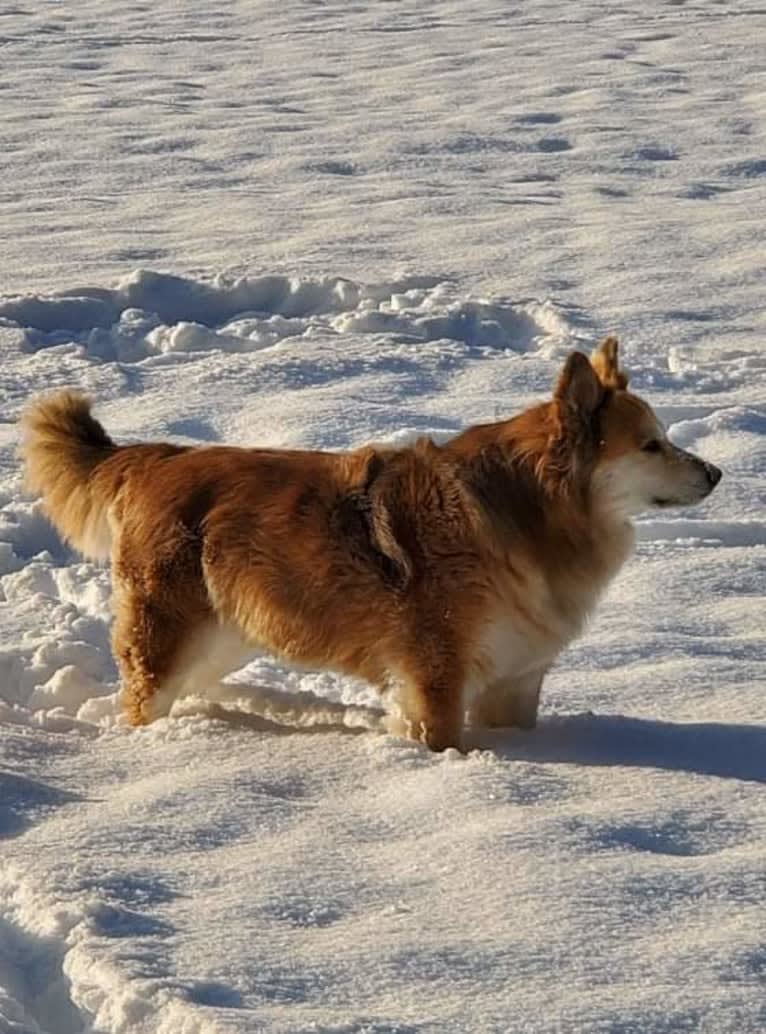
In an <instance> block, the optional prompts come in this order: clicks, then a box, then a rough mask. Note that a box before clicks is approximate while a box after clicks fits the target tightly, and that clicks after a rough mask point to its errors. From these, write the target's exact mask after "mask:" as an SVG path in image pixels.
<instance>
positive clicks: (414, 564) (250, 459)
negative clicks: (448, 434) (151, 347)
mask: <svg viewBox="0 0 766 1034" xmlns="http://www.w3.org/2000/svg"><path fill="white" fill-rule="evenodd" d="M593 362H594V365H593V366H591V365H590V363H589V362H588V360H587V359H586V358H585V357H584V356H582V355H581V354H580V353H574V354H573V355H572V356H570V358H569V360H568V361H567V364H566V366H565V368H564V370H563V372H562V374H561V378H560V380H559V383H558V386H557V388H556V392H555V394H554V397H553V399H552V400H551V401H549V402H546V403H543V404H541V405H539V406H536V407H534V408H532V409H530V410H527V411H526V412H524V413H522V414H521V415H519V416H517V417H515V418H513V419H511V420H508V421H503V422H500V423H495V424H488V425H484V426H479V427H472V428H470V429H468V430H467V431H465V432H463V433H462V434H460V435H458V436H457V437H456V438H454V439H453V440H452V441H450V442H448V443H447V444H445V445H443V446H437V445H435V444H434V443H433V442H432V441H430V440H427V439H424V440H421V441H419V442H417V443H416V444H414V445H413V446H411V447H407V448H395V449H394V448H386V447H377V446H366V447H363V448H360V449H358V450H356V451H353V452H348V453H328V452H300V451H278V450H267V449H239V448H233V447H226V446H213V447H205V448H187V447H181V446H175V445H168V444H146V445H128V446H117V445H115V444H114V443H113V442H112V441H111V440H110V439H109V438H108V437H107V435H106V433H105V432H104V431H103V429H102V428H101V426H100V424H98V423H97V422H96V421H95V420H93V418H92V417H91V416H90V414H89V403H88V402H87V400H86V399H84V398H83V397H82V396H81V395H79V394H77V393H74V392H60V393H57V394H54V395H52V396H49V397H44V398H42V399H41V400H38V401H36V402H34V403H33V404H32V405H31V407H30V409H29V411H28V413H27V415H26V418H25V426H26V441H25V446H24V453H25V458H26V464H27V477H28V481H29V484H30V486H31V487H32V489H34V490H35V491H37V492H39V493H41V494H42V496H43V498H44V501H45V505H46V508H47V511H48V513H49V515H50V517H51V520H52V521H53V523H54V524H55V525H56V526H57V527H58V528H59V530H60V531H61V533H62V534H63V535H64V536H65V537H66V538H67V539H68V540H69V541H70V542H72V543H73V544H74V545H75V546H76V547H78V548H80V549H82V550H83V551H84V552H86V553H90V554H91V555H100V554H101V555H103V554H104V553H105V552H107V551H108V555H110V556H111V560H112V573H113V583H114V594H115V624H114V649H115V653H116V655H117V658H118V661H119V664H120V668H121V672H122V678H123V687H124V706H125V709H126V711H127V714H128V715H129V717H130V719H131V721H132V722H134V723H135V724H140V723H143V722H146V721H150V720H151V719H152V717H154V716H155V711H154V705H155V703H156V699H155V698H156V697H157V694H158V692H159V691H160V690H161V689H163V687H166V688H167V687H168V686H169V687H171V689H170V691H171V695H172V693H175V692H176V688H177V687H178V686H181V685H182V683H183V675H184V670H185V667H186V668H189V666H190V665H191V661H190V659H189V658H190V656H191V653H190V651H192V650H193V649H194V643H195V641H196V642H201V641H203V639H202V637H203V633H204V634H205V635H206V634H210V630H211V629H213V630H214V631H215V629H216V628H217V627H218V626H221V627H226V628H233V629H236V630H237V634H238V635H239V636H241V638H242V640H243V641H244V643H246V644H249V645H252V646H253V647H261V648H266V649H268V650H272V651H274V652H276V653H278V654H281V655H282V656H284V657H286V658H288V659H290V660H293V661H296V662H299V663H301V664H303V665H308V666H311V667H330V668H333V669H335V670H338V671H341V672H346V673H349V674H352V675H356V676H360V677H362V678H364V679H367V680H369V681H370V682H372V683H375V684H376V685H378V686H379V687H380V688H381V689H382V690H383V691H388V690H391V691H392V692H393V694H394V696H395V699H396V701H397V702H398V707H399V709H400V711H401V717H402V722H403V728H404V730H405V731H406V732H407V733H408V734H409V735H411V736H413V737H415V738H418V739H422V740H423V741H424V742H426V743H427V744H428V745H429V746H431V747H432V748H434V749H441V748H444V747H447V746H458V747H459V746H460V745H461V742H462V729H463V724H464V717H465V712H466V709H467V710H468V712H469V720H472V721H474V722H485V723H488V724H522V725H531V724H534V720H535V716H536V711H537V699H538V694H539V688H540V683H541V681H542V678H543V675H544V673H545V671H546V670H547V668H548V667H549V665H550V664H551V663H552V661H553V659H554V658H555V656H556V654H557V653H558V652H559V650H560V649H561V648H562V646H563V645H564V644H565V643H566V642H567V641H568V640H569V639H571V638H572V637H573V636H574V635H576V634H577V633H578V632H579V631H580V629H581V627H582V624H583V621H584V619H585V617H586V615H587V613H588V612H589V611H590V610H591V609H592V607H593V605H594V604H595V602H596V599H597V598H598V595H599V593H600V592H601V591H602V590H603V588H604V587H605V586H606V584H607V582H608V581H609V579H610V577H611V576H612V575H613V574H614V573H615V572H616V571H617V569H618V568H619V566H620V564H621V563H622V562H623V560H624V559H625V557H626V556H627V554H628V552H629V550H630V547H631V544H632V533H631V530H630V526H629V524H628V523H627V522H626V521H625V520H624V519H621V518H618V517H616V516H615V515H614V513H612V512H611V510H610V508H609V506H608V505H606V504H605V503H604V502H603V500H601V499H600V498H599V497H598V496H597V494H596V493H595V492H594V491H593V488H592V486H593V484H594V483H595V482H594V477H595V475H596V472H597V470H598V469H599V465H600V464H603V463H604V461H605V457H606V458H607V459H609V457H611V456H613V455H617V456H622V455H623V454H624V453H625V452H626V451H629V450H630V449H631V448H640V446H639V445H636V444H635V442H633V438H635V439H636V441H638V440H639V439H640V437H641V433H642V432H641V431H640V430H639V429H638V425H639V424H640V423H641V420H642V419H643V420H644V421H645V422H646V421H647V420H648V419H649V418H650V417H651V419H652V420H653V419H654V418H653V416H652V415H651V411H650V410H649V408H648V407H647V406H646V404H645V403H642V402H640V400H637V399H635V396H631V395H630V394H629V393H628V392H627V391H625V390H624V389H625V387H626V385H627V378H626V377H625V375H624V374H623V373H622V371H620V370H619V368H618V365H617V348H616V342H615V341H614V339H608V340H607V342H605V343H604V344H603V345H602V346H601V348H600V350H599V351H598V352H597V354H596V356H595V357H594V360H593ZM596 374H598V376H596ZM647 413H648V414H649V416H648V417H647V416H646V414H647ZM631 436H632V437H631ZM197 660H199V658H198V659H197ZM195 663H197V661H195ZM237 664H238V661H237V660H236V659H235V658H232V659H231V664H230V666H229V667H230V668H232V667H236V666H237ZM222 669H225V665H222ZM190 670H191V669H190ZM223 673H224V671H223V670H222V671H221V674H223ZM198 688H200V689H203V688H204V687H198Z"/></svg>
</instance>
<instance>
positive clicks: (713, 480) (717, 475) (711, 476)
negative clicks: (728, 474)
mask: <svg viewBox="0 0 766 1034" xmlns="http://www.w3.org/2000/svg"><path fill="white" fill-rule="evenodd" d="M705 473H706V474H707V479H708V481H709V482H710V484H711V486H712V487H713V488H715V486H716V485H717V484H718V482H719V481H720V480H721V477H722V476H723V471H722V470H719V468H718V467H716V466H714V465H713V464H712V463H706V464H705Z"/></svg>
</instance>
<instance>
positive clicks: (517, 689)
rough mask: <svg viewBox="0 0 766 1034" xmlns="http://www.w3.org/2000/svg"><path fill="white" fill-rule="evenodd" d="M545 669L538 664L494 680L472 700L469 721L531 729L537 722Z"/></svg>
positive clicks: (492, 725) (486, 724)
mask: <svg viewBox="0 0 766 1034" xmlns="http://www.w3.org/2000/svg"><path fill="white" fill-rule="evenodd" d="M546 671H547V669H546V668H541V669H537V670H535V671H530V672H526V673H525V674H524V675H518V676H516V677H513V678H506V679H501V680H499V681H498V682H494V683H493V684H492V685H491V686H489V687H488V688H487V689H485V690H484V691H483V692H482V693H481V694H480V695H479V696H478V697H477V698H476V700H475V701H474V703H473V705H472V707H471V712H470V722H471V725H474V726H484V727H488V728H503V727H506V726H517V727H518V728H520V729H533V728H534V727H535V725H536V724H537V709H538V706H539V703H540V688H541V686H542V684H543V678H544V677H545V673H546Z"/></svg>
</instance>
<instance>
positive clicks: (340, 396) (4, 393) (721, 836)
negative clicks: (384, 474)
mask: <svg viewBox="0 0 766 1034" xmlns="http://www.w3.org/2000/svg"><path fill="white" fill-rule="evenodd" d="M0 15H1V17H0V42H1V43H2V53H3V66H4V70H5V72H6V75H5V79H4V81H3V83H2V84H0V90H1V93H0V96H2V110H3V119H2V121H1V122H0V147H2V153H3V168H4V176H3V182H2V184H1V185H0V274H1V277H0V284H2V297H0V354H2V364H1V365H0V400H1V405H0V838H1V839H0V1034H5V1032H6V1031H8V1032H13V1034H82V1032H85V1031H94V1032H95V1034H219V1032H222V1034H233V1032H248V1034H250V1032H255V1031H258V1032H261V1031H263V1032H270V1034H299V1032H300V1034H305V1032H308V1031H315V1032H322V1034H395V1032H396V1034H415V1032H417V1034H431V1032H437V1031H438V1032H443V1031H451V1032H456V1034H457V1032H464V1031H477V1032H478V1031H481V1032H497V1034H505V1032H507V1031H511V1030H512V1031H528V1032H530V1034H554V1032H559V1031H570V1030H577V1031H588V1032H594V1034H631V1032H638V1031H640V1032H642V1034H671V1032H673V1034H674V1032H684V1031H702V1032H706V1034H726V1032H731V1034H756V1032H761V1031H762V1030H763V1029H764V1028H765V1027H766V1005H765V1004H764V1002H765V1001H766V997H765V996H764V979H765V976H766V936H765V935H764V924H763V908H764V899H765V897H766V877H765V876H764V873H766V803H764V795H763V784H764V783H766V698H765V697H764V692H763V687H764V679H765V677H766V634H765V633H764V627H763V614H764V596H766V517H765V516H764V515H765V514H766V479H765V478H764V474H766V406H765V404H764V403H765V400H766V351H765V350H764V345H763V340H764V333H765V332H766V318H765V316H764V313H765V311H766V310H765V309H764V304H763V289H764V274H763V226H764V222H766V192H765V191H764V171H765V169H766V164H765V162H764V154H766V129H765V128H764V127H765V126H766V121H765V119H764V116H765V115H766V94H765V93H764V89H763V57H762V54H763V49H764V41H765V40H766V14H765V12H764V10H762V9H761V8H759V7H758V5H757V4H754V3H752V2H747V0H740V2H737V0H731V2H727V3H716V2H702V0H688V2H682V0H668V2H663V0H641V2H640V3H638V4H632V5H627V4H611V5H610V4H604V3H602V2H600V0H586V2H583V3H578V4H577V5H573V4H567V3H565V2H564V0H527V2H525V3H524V4H515V5H512V4H506V5H502V4H497V3H493V2H492V0H474V2H473V3H471V4H465V3H457V2H456V0H398V2H396V3H391V2H384V0H378V2H374V3H368V4H346V3H334V2H324V3H304V2H301V0H284V2H283V3H282V4H280V5H276V6H275V5H273V4H266V3H264V2H262V0H248V2H247V3H246V2H244V0H235V2H232V3H229V4H226V5H210V4H203V3H201V2H199V0H192V2H189V3H187V4H183V5H178V4H165V5H149V4H146V3H140V2H135V3H132V4H118V3H116V2H115V0H81V2H80V3H78V4H76V5H67V4H61V3H56V2H52V0H51V2H41V3H36V4H32V3H28V4H23V3H19V4H11V5H8V6H6V7H5V9H4V10H3V11H2V12H0ZM607 331H615V332H617V333H619V335H620V336H621V340H622V344H623V351H624V356H625V361H626V365H627V366H628V368H629V369H630V370H631V371H632V375H633V382H632V383H633V386H634V387H635V389H636V390H637V391H638V392H639V393H640V394H642V395H643V396H644V397H646V398H647V399H648V400H649V401H650V402H651V403H652V404H653V405H654V406H655V408H656V410H657V412H658V414H659V415H660V417H661V418H662V419H663V420H664V421H665V423H666V425H667V426H668V429H669V433H670V436H671V438H672V439H673V440H674V441H675V442H676V443H678V444H679V445H681V446H683V447H684V448H688V449H691V450H693V451H695V452H698V453H700V454H701V455H703V456H704V457H705V458H706V459H708V460H710V461H711V462H713V463H716V464H718V465H720V466H721V467H722V468H723V470H724V479H723V481H722V483H721V485H720V487H719V488H718V489H717V490H716V492H715V493H714V494H713V495H712V496H711V497H710V499H709V500H707V501H706V502H705V503H704V504H702V505H700V506H698V507H695V508H693V509H688V510H685V511H663V512H662V513H661V514H651V513H648V514H646V515H644V516H642V517H641V519H640V520H639V522H638V547H637V551H636V555H635V557H634V558H633V559H632V561H631V562H630V563H629V564H628V566H627V567H626V568H625V569H624V571H623V572H622V573H621V575H620V576H619V578H618V580H617V581H616V582H615V584H614V585H613V587H612V588H611V589H610V592H609V594H608V596H607V598H606V599H605V600H604V602H603V603H602V605H601V607H600V608H599V611H598V613H597V614H596V616H595V618H594V620H593V621H592V623H591V625H590V626H589V628H588V630H587V632H586V633H585V635H584V636H583V637H582V638H581V639H579V640H578V641H577V642H575V643H574V644H573V645H572V647H571V648H570V649H569V650H568V651H567V652H566V654H565V655H564V656H563V657H562V658H561V659H560V661H559V663H558V664H557V666H556V668H555V670H554V671H553V672H552V673H551V676H550V677H549V679H548V681H547V682H546V685H545V686H544V689H543V713H542V721H541V724H540V725H539V727H538V728H537V729H536V730H534V731H532V732H524V733H522V732H520V731H513V732H510V731H508V732H506V731H502V732H493V733H486V732H485V733H476V734H475V742H474V743H473V744H472V749H471V751H470V752H469V753H468V755H467V756H465V757H461V756H459V755H457V754H456V753H455V752H452V751H448V752H446V753H445V754H444V755H439V756H434V755H430V754H428V753H426V752H425V751H424V750H423V749H422V748H420V747H419V746H417V745H414V744H411V743H407V742H405V741H403V740H399V739H397V738H395V737H392V736H389V735H387V734H386V733H385V730H384V727H383V718H382V714H381V711H380V702H379V700H378V699H377V697H376V696H375V694H374V693H373V692H372V691H371V690H370V689H369V687H367V686H365V685H362V684H359V683H355V682H352V681H350V680H346V679H341V678H338V677H336V676H334V675H331V674H328V673H314V672H303V671H296V670H291V669H288V668H286V667H284V666H283V665H281V664H280V663H278V662H277V661H275V660H273V659H270V658H266V657H264V658H259V659H258V660H256V661H255V662H253V663H252V664H251V665H249V666H248V667H247V668H246V669H244V670H243V671H242V672H240V673H237V674H236V676H234V677H233V678H232V679H230V680H228V681H227V682H226V683H225V684H222V685H221V686H220V687H218V689H217V691H215V692H214V693H213V694H212V695H211V696H212V698H213V699H211V700H209V701H207V702H205V701H203V700H197V699H192V700H189V701H183V702H181V703H180V704H179V705H178V706H177V708H176V710H175V712H174V714H173V715H172V716H171V717H170V718H168V719H162V720H161V721H159V722H157V723H156V724H155V725H153V726H151V727H149V728H147V729H142V730H138V731H135V730H131V729H128V728H127V727H125V726H124V724H123V723H122V721H121V719H120V718H119V706H118V699H117V690H118V685H117V673H116V669H115V666H114V662H113V659H112V657H111V652H110V649H109V576H108V570H106V569H105V568H103V567H100V566H98V565H95V564H92V563H88V562H83V561H82V559H81V558H80V557H78V556H77V555H76V554H74V553H73V552H72V551H71V550H69V549H68V548H67V547H66V546H65V545H64V544H63V543H62V542H61V541H60V540H59V539H58V537H57V535H56V533H55V532H54V531H53V530H52V529H51V527H50V526H49V525H48V523H47V522H46V520H45V518H44V516H43V514H42V511H41V509H40V505H39V503H37V502H36V501H34V500H32V499H30V498H29V497H28V496H26V495H25V494H24V492H23V489H22V485H21V472H20V470H19V466H18V461H17V458H16V447H17V431H16V421H17V418H18V415H19V413H20V411H21V408H22V406H23V404H24V403H25V401H26V400H27V399H28V398H29V397H30V396H31V395H32V394H34V393H35V392H38V391H41V390H46V389H50V388H53V387H57V386H64V385H67V386H77V387H79V388H82V389H84V390H86V391H88V392H89V393H91V394H92V395H93V396H94V397H95V399H96V400H97V407H98V408H97V414H98V416H99V417H100V418H101V419H102V420H103V422H104V423H105V425H106V426H107V428H108V429H109V431H110V432H111V433H112V434H114V435H115V436H116V437H117V438H119V439H120V440H137V439H160V438H170V439H173V440H176V441H181V442H197V441H203V442H227V443H235V444H253V443H259V444H265V445H269V446H300V447H311V448H316V447H322V448H344V447H348V446H353V445H357V444H360V443H361V442H364V441H367V440H378V441H390V442H397V443H398V442H404V441H408V440H410V439H412V438H413V437H416V436H418V435H422V434H429V435H432V436H434V437H435V438H436V439H438V440H442V439H444V438H445V437H449V436H450V435H451V434H454V433H456V432H457V431H459V430H460V429H462V428H463V427H465V426H467V425H469V424H471V423H473V422H479V421H486V420H492V419H496V418H500V417H502V416H504V415H507V414H511V413H513V412H515V411H517V410H518V409H520V408H521V407H522V406H524V405H527V404H529V403H530V402H532V401H534V400H536V399H539V398H543V397H545V395H546V393H547V392H548V391H549V390H550V385H551V383H552V381H553V379H554V377H555V374H556V370H557V367H558V365H559V364H560V362H561V360H562V358H563V357H564V356H565V355H566V354H567V353H568V351H570V350H571V349H572V348H575V347H580V348H589V347H590V346H591V345H592V344H593V342H594V341H595V340H597V338H598V337H599V336H600V335H602V334H603V333H605V332H607Z"/></svg>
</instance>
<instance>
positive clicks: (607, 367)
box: [590, 334, 628, 391]
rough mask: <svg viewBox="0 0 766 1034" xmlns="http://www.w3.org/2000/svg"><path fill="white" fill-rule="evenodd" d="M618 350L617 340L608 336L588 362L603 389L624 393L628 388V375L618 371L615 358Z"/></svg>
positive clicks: (617, 363) (618, 363)
mask: <svg viewBox="0 0 766 1034" xmlns="http://www.w3.org/2000/svg"><path fill="white" fill-rule="evenodd" d="M618 349H619V342H618V340H617V338H616V337H614V336H613V335H611V334H610V336H609V337H605V338H604V340H603V341H602V342H601V344H600V345H599V346H598V348H597V349H596V351H595V352H594V353H593V355H592V356H591V357H590V361H591V363H592V364H593V369H594V370H595V371H596V373H597V374H598V379H599V380H600V381H601V383H602V384H603V385H604V387H605V388H612V389H619V390H620V391H624V390H625V389H626V388H627V386H628V375H627V374H626V373H625V371H624V370H621V369H620V361H619V359H618V358H617V352H618Z"/></svg>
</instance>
